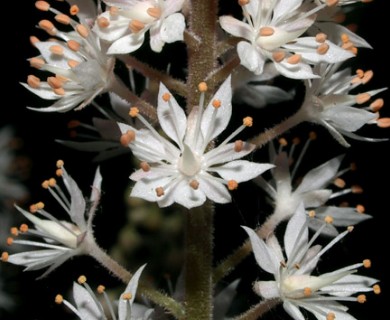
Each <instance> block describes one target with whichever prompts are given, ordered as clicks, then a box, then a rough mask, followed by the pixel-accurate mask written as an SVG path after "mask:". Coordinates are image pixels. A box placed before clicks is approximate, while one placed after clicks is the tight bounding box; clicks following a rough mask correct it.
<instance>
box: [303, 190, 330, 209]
mask: <svg viewBox="0 0 390 320" xmlns="http://www.w3.org/2000/svg"><path fill="white" fill-rule="evenodd" d="M331 195H332V190H327V189H322V190H314V191H309V192H305V193H302V194H300V195H299V197H300V200H301V201H302V202H303V204H304V206H305V208H313V207H314V208H315V207H318V206H321V205H323V204H324V203H325V202H326V201H328V199H329V198H330V196H331Z"/></svg>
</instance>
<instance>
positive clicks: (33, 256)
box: [7, 249, 64, 269]
mask: <svg viewBox="0 0 390 320" xmlns="http://www.w3.org/2000/svg"><path fill="white" fill-rule="evenodd" d="M63 253H64V252H63V251H60V250H51V249H47V250H46V249H45V250H34V251H27V252H20V253H15V254H11V255H9V256H8V260H7V262H9V263H12V264H15V265H20V266H25V267H29V266H32V265H34V264H37V263H39V262H43V263H44V262H45V261H50V260H53V259H57V258H58V256H60V255H62V254H63ZM42 268H43V267H42ZM36 269H38V268H36Z"/></svg>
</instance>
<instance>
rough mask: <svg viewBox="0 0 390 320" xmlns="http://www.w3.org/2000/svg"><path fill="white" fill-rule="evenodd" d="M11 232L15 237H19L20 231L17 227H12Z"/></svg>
mask: <svg viewBox="0 0 390 320" xmlns="http://www.w3.org/2000/svg"><path fill="white" fill-rule="evenodd" d="M9 231H10V233H11V234H12V235H13V236H15V237H17V236H18V235H19V230H18V228H16V227H12V228H11V229H10V230H9Z"/></svg>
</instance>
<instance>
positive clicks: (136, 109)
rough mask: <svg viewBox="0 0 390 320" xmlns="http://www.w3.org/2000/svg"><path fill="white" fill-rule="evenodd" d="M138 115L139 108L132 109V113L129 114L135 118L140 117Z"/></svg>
mask: <svg viewBox="0 0 390 320" xmlns="http://www.w3.org/2000/svg"><path fill="white" fill-rule="evenodd" d="M138 114H139V109H138V108H137V107H131V108H130V112H129V115H130V117H132V118H135V117H137V116H138Z"/></svg>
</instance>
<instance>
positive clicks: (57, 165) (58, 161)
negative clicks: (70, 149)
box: [56, 159, 64, 169]
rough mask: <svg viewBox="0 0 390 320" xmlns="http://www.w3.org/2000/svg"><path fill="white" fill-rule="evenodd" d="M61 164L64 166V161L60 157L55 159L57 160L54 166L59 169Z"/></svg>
mask: <svg viewBox="0 0 390 320" xmlns="http://www.w3.org/2000/svg"><path fill="white" fill-rule="evenodd" d="M63 166H64V161H63V160H61V159H59V160H57V162H56V167H57V168H58V169H60V168H62V167H63Z"/></svg>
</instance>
